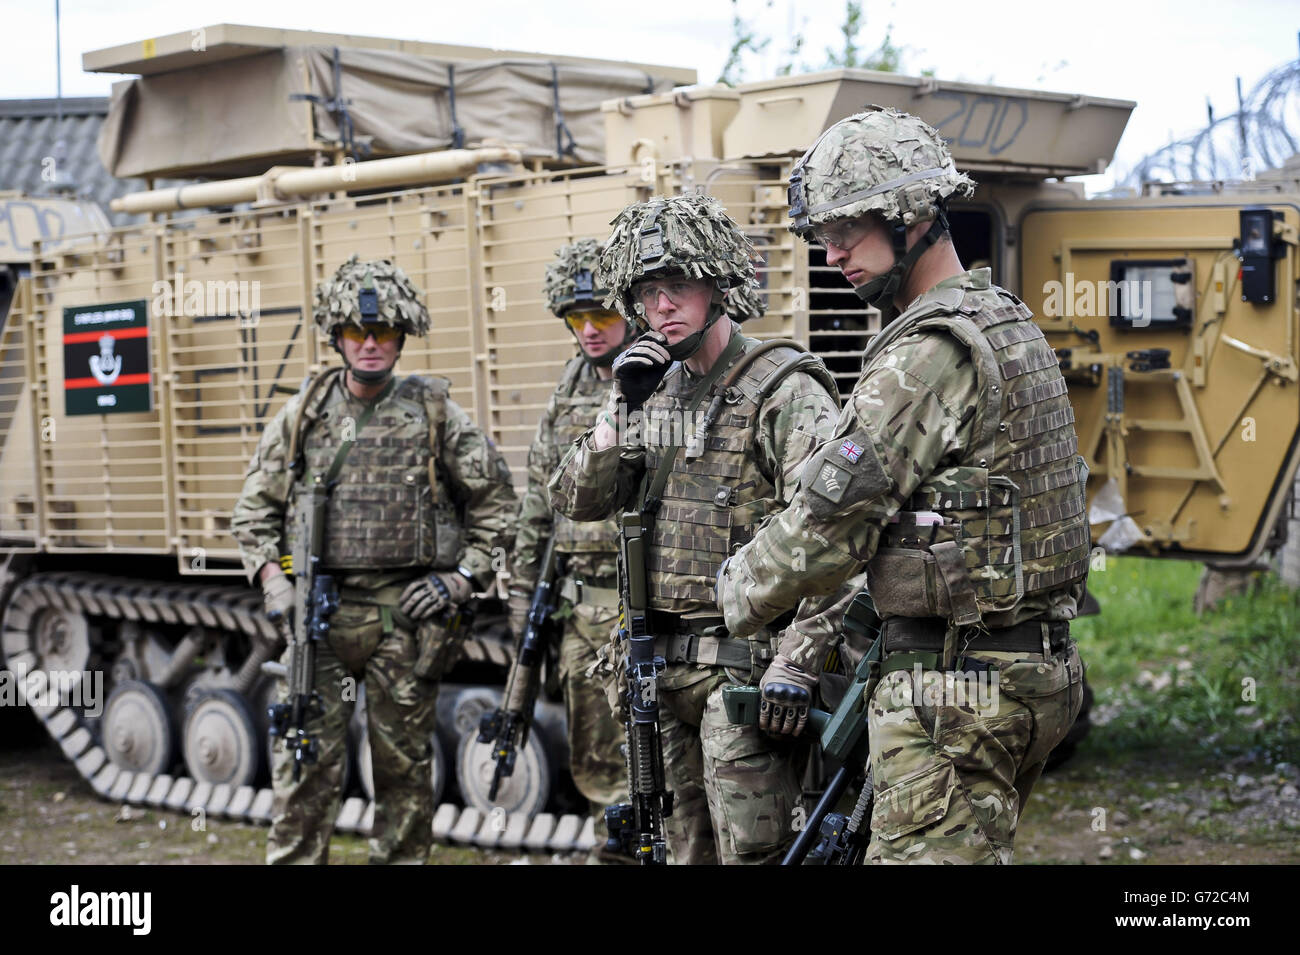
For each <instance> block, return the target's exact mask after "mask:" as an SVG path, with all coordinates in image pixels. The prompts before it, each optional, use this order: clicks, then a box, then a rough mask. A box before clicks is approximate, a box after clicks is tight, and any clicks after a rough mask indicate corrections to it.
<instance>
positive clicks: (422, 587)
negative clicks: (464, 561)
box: [398, 570, 474, 620]
mask: <svg viewBox="0 0 1300 955" xmlns="http://www.w3.org/2000/svg"><path fill="white" fill-rule="evenodd" d="M473 592H474V591H473V589H472V588H471V587H470V585H469V580H467V579H466V578H465V575H464V574H461V573H459V572H458V571H454V570H453V571H449V572H444V571H434V572H433V573H432V574H430V575H429V576H428V577H421V578H420V579H419V580H416V581H413V582H412V583H411V584H410V586H408V587H407V588H406V589H405V590H404V591H402V599H401V602H400V603H399V604H398V609H399V610H401V611H402V613H404V614H406V615H407V616H408V617H410V618H411V619H412V620H428V619H429V618H430V617H432V616H433V615H434V614H435V613H437V612H438V611H440V610H443V609H445V608H447V607H451V606H459V605H460V604H463V603H464V602H465V601H466V600H469V598H470V596H471V595H472V594H473Z"/></svg>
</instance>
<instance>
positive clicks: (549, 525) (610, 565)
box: [510, 355, 618, 590]
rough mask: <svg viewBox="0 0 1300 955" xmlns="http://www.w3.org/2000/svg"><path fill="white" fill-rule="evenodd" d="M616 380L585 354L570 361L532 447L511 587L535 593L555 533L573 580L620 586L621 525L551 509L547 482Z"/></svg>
mask: <svg viewBox="0 0 1300 955" xmlns="http://www.w3.org/2000/svg"><path fill="white" fill-rule="evenodd" d="M613 386H614V382H613V380H612V379H610V380H608V381H603V380H601V378H600V377H599V376H598V375H597V374H596V369H594V368H593V367H592V366H591V364H590V362H588V361H587V360H586V359H584V358H583V357H582V356H581V355H579V356H577V357H576V358H574V359H573V360H572V361H570V362H569V363H568V364H567V365H566V366H565V368H564V374H563V375H562V376H561V377H560V384H559V386H558V387H556V389H555V392H554V393H553V394H552V395H551V400H550V401H549V402H547V404H546V411H545V413H544V414H543V415H542V420H541V421H539V422H538V424H537V434H536V436H535V437H534V438H533V443H532V445H531V446H530V447H529V449H528V488H527V490H525V491H524V496H523V500H522V501H520V504H519V530H518V532H517V533H516V535H515V549H514V553H513V556H512V558H511V571H510V586H511V587H518V588H520V589H522V590H532V589H533V587H535V586H536V585H537V568H538V567H539V566H540V565H541V562H542V551H543V550H545V548H546V539H547V538H548V537H550V536H551V535H552V534H554V535H555V550H556V553H558V554H562V555H564V556H565V558H566V559H565V561H564V571H565V574H566V575H567V576H569V577H572V578H575V579H579V580H586V581H600V582H601V586H605V587H613V586H616V584H615V581H616V579H617V576H618V524H617V522H615V521H614V520H613V519H608V520H603V521H581V522H580V521H574V520H570V519H569V518H568V517H566V516H565V515H563V514H559V513H557V512H556V511H554V510H553V509H552V508H551V502H550V498H549V497H548V496H547V493H546V484H547V482H548V481H549V480H550V478H551V474H552V473H553V472H554V471H555V468H556V466H557V465H559V463H560V458H561V456H562V455H563V454H564V452H565V451H567V450H568V449H569V445H571V444H573V442H574V441H576V440H577V439H578V438H579V437H581V436H582V435H583V434H584V433H585V432H587V431H588V430H589V429H590V428H591V427H592V425H594V424H595V422H596V415H597V414H598V413H599V412H600V409H601V408H603V407H605V405H606V403H607V402H608V401H609V392H610V389H611V388H612V387H613Z"/></svg>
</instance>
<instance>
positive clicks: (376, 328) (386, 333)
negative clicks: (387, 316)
mask: <svg viewBox="0 0 1300 955" xmlns="http://www.w3.org/2000/svg"><path fill="white" fill-rule="evenodd" d="M340 334H342V336H343V337H344V338H346V339H347V340H348V341H350V342H356V343H357V344H358V345H360V344H362V343H364V342H365V340H366V338H367V337H368V336H373V337H374V339H375V344H376V345H387V344H388V343H389V342H395V341H397V339H398V338H400V337H401V335H402V330H401V329H400V328H394V327H393V326H392V325H381V324H378V323H376V324H374V325H367V326H366V327H364V328H362V327H361V326H359V325H344V326H343V328H342V329H340Z"/></svg>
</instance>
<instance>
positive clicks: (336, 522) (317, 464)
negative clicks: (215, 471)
mask: <svg viewBox="0 0 1300 955" xmlns="http://www.w3.org/2000/svg"><path fill="white" fill-rule="evenodd" d="M448 387H449V383H448V382H447V381H446V380H445V379H442V378H423V377H416V376H410V377H406V378H401V379H398V381H397V382H396V383H395V385H394V387H393V390H392V391H391V392H390V393H389V394H388V395H387V396H386V397H383V398H381V399H380V400H379V404H378V405H377V406H376V407H375V410H374V413H373V415H372V416H371V418H370V420H369V421H368V422H366V424H365V427H364V428H362V429H361V430H360V432H359V433H358V432H357V424H358V421H357V420H356V418H355V417H354V415H356V414H357V413H358V410H359V408H360V404H359V403H358V402H355V401H353V400H351V399H350V398H349V397H348V396H347V395H345V394H344V393H343V388H344V385H343V382H342V376H339V377H338V378H337V379H336V380H335V381H334V382H331V383H330V384H329V385H328V386H327V387H324V388H323V389H322V390H323V391H324V392H325V395H324V397H323V398H322V399H321V400H320V401H319V403H317V402H313V404H314V405H315V407H314V408H308V409H307V410H306V413H305V415H304V425H303V428H304V433H303V435H302V437H301V439H300V447H302V457H303V465H304V470H303V477H304V479H307V480H309V479H310V477H311V475H313V474H318V473H319V474H325V473H327V472H328V471H329V469H330V467H331V465H332V464H333V462H334V457H335V455H336V454H337V453H338V450H339V446H340V445H341V444H342V443H343V442H344V440H345V439H347V438H349V437H354V438H355V442H354V443H353V445H352V448H351V450H350V451H349V452H348V455H347V458H346V459H345V460H344V462H343V467H342V470H341V471H340V472H339V475H338V479H337V482H336V484H335V486H334V489H333V491H332V492H331V494H330V497H329V507H328V509H327V516H326V524H325V546H324V554H323V555H322V557H323V563H324V566H325V567H326V568H327V569H330V570H369V569H397V568H402V567H412V568H417V567H418V568H424V567H434V568H448V567H454V566H455V565H456V558H457V555H458V554H459V553H460V545H461V520H460V517H459V508H458V507H457V504H456V502H455V501H454V499H453V498H452V496H451V494H450V488H449V486H448V484H447V481H446V480H445V479H443V478H440V473H441V466H440V465H439V464H438V463H437V461H438V455H439V454H440V452H441V450H442V423H443V420H444V418H445V413H444V411H443V408H444V402H445V401H446V398H447V393H448ZM305 487H306V485H305V483H304V480H303V479H300V480H299V481H298V482H296V483H295V484H294V493H293V501H292V503H291V505H290V508H289V511H288V514H287V516H286V520H285V530H286V532H287V536H288V537H289V543H290V546H291V552H292V545H293V540H292V538H293V535H294V533H295V530H296V528H297V527H298V526H299V523H298V519H299V515H298V513H297V511H298V507H299V504H300V502H302V503H305V501H306V500H307V498H306V495H305V494H303V493H301V492H302V491H303V490H304V488H305Z"/></svg>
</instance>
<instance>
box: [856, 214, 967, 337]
mask: <svg viewBox="0 0 1300 955" xmlns="http://www.w3.org/2000/svg"><path fill="white" fill-rule="evenodd" d="M893 230H894V267H893V268H891V269H890V270H889V271H888V272H886V273H885V274H884V275H877V276H876V277H875V278H874V279H871V280H870V281H869V282H864V283H863V284H861V285H859V286H857V287H856V288H854V290H853V291H854V292H855V293H856V294H857V296H858V298H860V299H862V301H864V302H866V303H867V304H868V305H874V306H875V307H876V308H878V309H880V312H881V315H882V316H886V318H885V321H890V320H892V319H893V318H894V317H896V315H897V311H898V310H897V308H896V306H895V305H894V296H895V295H897V294H898V290H899V289H900V288H902V287H903V282H905V281H906V280H907V275H908V273H909V272H911V271H912V266H913V265H915V264H916V260H917V259H919V258H920V257H921V256H922V255H923V254H924V253H925V250H926V249H928V248H930V246H932V245H934V244H935V243H936V242H938V241H939V239H940V238H941V237H942V236H943V234H944V233H945V232H947V231H948V215H947V213H946V212H943V211H940V212H939V214H938V215H937V216H936V217H935V219H934V221H933V222H931V223H930V228H929V229H927V230H926V232H925V235H923V236H921V238H919V239H917V240H916V244H915V245H914V246H912V247H911V248H910V249H909V248H907V226H905V225H903V223H901V222H895V223H894V224H893Z"/></svg>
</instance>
